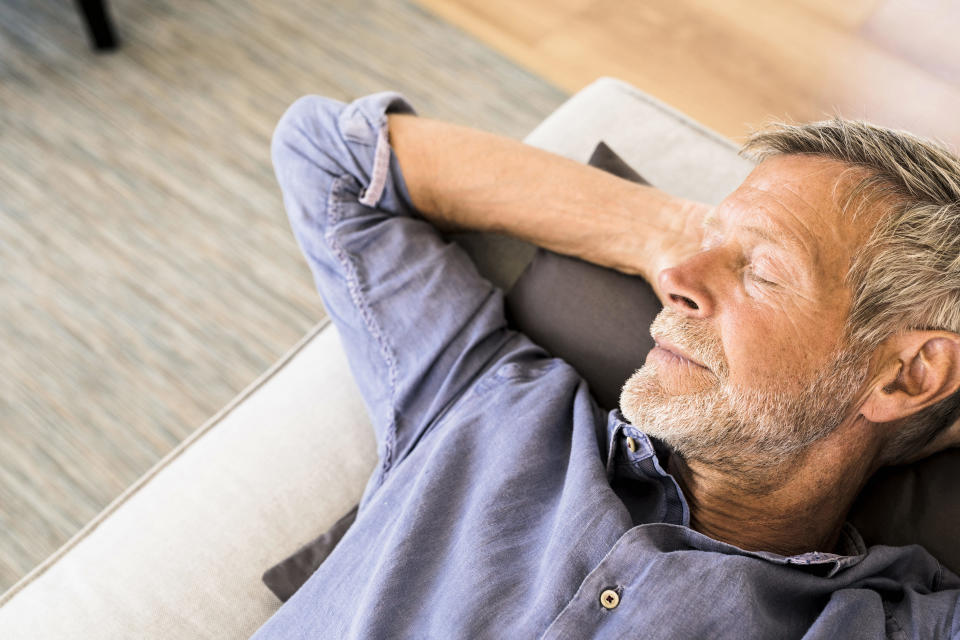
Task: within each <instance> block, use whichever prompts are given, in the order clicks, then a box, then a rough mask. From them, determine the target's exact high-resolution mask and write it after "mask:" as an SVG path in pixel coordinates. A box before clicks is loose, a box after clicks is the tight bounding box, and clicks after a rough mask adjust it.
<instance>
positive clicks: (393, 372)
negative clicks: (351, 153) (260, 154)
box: [324, 174, 397, 486]
mask: <svg viewBox="0 0 960 640" xmlns="http://www.w3.org/2000/svg"><path fill="white" fill-rule="evenodd" d="M350 178H352V176H350V175H349V174H345V175H342V176H340V177H338V178H336V179H335V180H334V181H333V184H332V186H331V188H330V195H329V202H328V205H329V206H328V211H329V212H330V214H329V215H330V219H329V224H328V225H327V228H326V230H325V232H324V239H325V240H326V241H327V244H328V245H329V246H330V249H331V251H332V252H333V255H334V256H335V257H336V259H337V261H338V262H339V263H340V265H341V267H342V269H343V273H344V276H345V279H346V282H347V289H348V291H349V292H350V299H351V300H352V301H353V304H354V306H356V308H357V311H359V313H360V317H361V318H362V319H363V323H364V327H365V328H366V330H367V331H368V332H370V334H371V335H372V336H373V337H374V339H375V340H376V341H377V346H378V347H379V351H380V355H381V356H382V357H383V360H384V363H385V364H386V365H387V373H388V385H389V387H390V409H389V415H388V416H387V425H386V430H385V433H384V437H383V453H382V455H381V464H380V474H379V479H378V481H377V486H379V485H380V484H381V483H382V482H383V478H384V475H385V474H386V472H387V471H388V470H389V469H390V468H391V466H392V465H393V450H394V447H395V440H396V430H397V420H396V417H397V416H396V406H397V359H396V354H395V350H394V348H393V345H391V344H390V340H389V339H388V338H387V335H386V333H385V332H384V331H383V329H382V327H380V324H379V323H378V322H377V320H376V318H375V317H374V316H373V313H372V311H371V310H370V307H369V305H368V304H367V302H366V299H365V298H364V296H363V293H362V292H361V285H360V276H359V270H358V269H357V266H356V263H355V261H354V260H353V258H351V257H350V255H349V253H348V252H347V251H346V250H345V249H344V247H343V246H342V245H341V244H340V243H339V242H338V241H337V240H336V236H335V233H334V229H335V227H336V223H337V222H339V221H340V220H341V219H343V212H342V211H341V209H342V206H343V204H344V200H343V198H341V197H340V195H339V192H340V191H341V189H342V188H343V184H344V182H345V181H346V180H348V179H350Z"/></svg>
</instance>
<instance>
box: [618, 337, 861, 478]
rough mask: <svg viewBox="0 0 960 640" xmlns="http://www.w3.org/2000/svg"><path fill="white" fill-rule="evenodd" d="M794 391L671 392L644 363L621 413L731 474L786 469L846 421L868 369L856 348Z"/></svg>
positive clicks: (679, 450) (725, 387)
mask: <svg viewBox="0 0 960 640" xmlns="http://www.w3.org/2000/svg"><path fill="white" fill-rule="evenodd" d="M821 371H823V372H824V373H821V374H819V375H817V376H815V377H814V378H813V379H811V380H809V381H808V384H807V385H806V387H805V388H802V389H801V390H800V391H799V392H798V391H786V390H777V389H772V390H766V389H765V390H752V389H749V390H747V389H737V388H734V387H732V386H731V385H730V384H729V382H727V381H726V380H725V377H724V378H718V379H717V384H716V386H714V387H711V388H709V389H706V390H704V391H700V392H695V393H689V394H683V395H676V394H673V395H671V394H668V393H667V392H666V390H665V389H664V388H663V385H662V384H661V382H660V379H659V377H658V372H657V370H656V368H655V367H652V366H650V365H645V366H644V367H643V368H641V369H639V370H637V371H636V372H635V373H634V374H633V375H632V376H631V377H630V378H629V379H628V380H627V381H626V383H625V384H624V385H623V389H622V392H621V395H620V410H621V412H622V413H623V415H624V417H625V418H627V419H628V420H629V421H630V422H631V423H633V425H634V426H636V427H637V428H638V429H640V430H641V431H643V432H644V433H646V434H647V435H650V436H653V437H655V438H658V439H660V440H661V441H663V442H664V443H665V444H667V445H668V446H669V447H670V448H671V449H672V450H673V452H674V453H676V454H677V455H679V456H681V457H682V458H683V459H685V460H693V461H698V462H701V463H704V464H707V465H710V466H711V467H713V468H715V469H717V470H719V471H724V472H727V473H730V474H733V475H738V476H744V477H749V476H752V477H754V478H759V475H758V474H766V475H767V476H769V475H770V474H771V472H773V473H774V474H775V472H777V471H778V470H779V471H780V472H781V473H784V472H785V471H786V470H787V469H789V468H790V467H791V466H792V463H793V462H795V461H797V460H798V459H799V458H800V456H801V455H802V454H803V453H804V452H805V451H806V450H807V449H808V448H809V446H810V445H811V444H813V443H814V442H816V441H817V440H820V439H821V438H823V437H825V436H827V435H829V434H830V433H832V432H833V431H834V430H835V429H836V428H837V427H838V426H839V425H840V424H841V423H842V422H843V420H844V418H845V417H846V414H847V412H848V410H849V408H850V406H851V404H852V403H853V400H854V398H855V396H856V393H857V391H858V389H859V387H860V385H861V384H862V383H863V381H864V379H865V377H866V373H867V362H866V359H865V358H863V357H862V356H860V357H858V356H856V355H855V354H854V350H853V349H848V350H844V351H841V352H840V353H839V354H838V355H836V356H835V357H834V358H833V362H832V364H830V365H828V366H826V367H824V368H823V369H822V370H821Z"/></svg>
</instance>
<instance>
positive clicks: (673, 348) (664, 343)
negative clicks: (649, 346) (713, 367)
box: [653, 336, 709, 371]
mask: <svg viewBox="0 0 960 640" xmlns="http://www.w3.org/2000/svg"><path fill="white" fill-rule="evenodd" d="M653 342H654V344H656V345H657V347H659V348H661V349H663V350H664V351H669V352H670V353H672V354H673V355H675V356H677V357H678V358H680V359H682V360H686V361H687V362H689V363H690V364H692V365H695V366H697V367H700V368H701V369H707V367H705V366H704V365H702V364H701V363H699V362H697V361H696V360H694V359H693V358H691V357H690V356H688V355H687V353H686V352H685V351H683V350H682V349H680V348H679V347H678V346H677V345H675V344H673V343H672V342H670V341H669V340H664V339H662V338H658V337H656V336H653ZM707 371H709V369H707Z"/></svg>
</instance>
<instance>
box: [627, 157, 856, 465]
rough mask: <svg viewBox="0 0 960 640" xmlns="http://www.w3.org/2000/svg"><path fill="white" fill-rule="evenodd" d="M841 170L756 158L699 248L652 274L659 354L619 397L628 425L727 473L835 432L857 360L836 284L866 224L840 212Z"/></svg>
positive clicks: (852, 389)
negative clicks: (658, 294)
mask: <svg viewBox="0 0 960 640" xmlns="http://www.w3.org/2000/svg"><path fill="white" fill-rule="evenodd" d="M846 168H847V166H846V165H843V164H841V163H839V162H836V161H832V160H827V159H823V158H817V157H811V156H797V155H791V156H778V157H773V158H770V159H768V160H766V161H764V162H762V163H761V164H760V165H758V166H757V167H756V169H754V171H753V172H752V173H751V174H750V175H749V176H748V177H747V179H746V180H745V181H744V182H743V184H741V185H740V187H739V188H737V190H736V191H734V192H733V193H732V194H730V196H728V197H727V198H726V199H725V200H724V201H723V202H722V203H721V204H720V205H718V207H717V208H716V209H714V210H713V211H712V212H711V214H710V215H709V216H708V221H707V224H706V225H705V231H704V242H703V246H702V250H701V251H700V252H699V253H697V254H696V255H694V256H692V257H690V258H689V259H687V260H686V261H684V262H683V263H681V264H679V265H677V266H675V267H673V268H670V269H665V270H664V271H662V272H660V274H659V276H658V283H659V285H660V289H661V291H662V292H663V295H664V297H665V298H667V300H668V301H667V306H666V307H665V308H664V310H663V312H661V314H660V315H659V316H658V317H657V319H656V320H655V321H654V323H653V325H652V326H651V329H650V332H651V334H652V335H653V337H654V339H655V340H656V341H657V343H658V347H656V348H655V349H653V350H652V351H651V352H650V354H649V355H648V357H647V360H646V363H645V364H644V366H643V368H641V369H640V370H638V371H637V372H636V373H635V374H634V375H633V376H631V378H630V379H629V380H628V381H627V382H626V384H625V385H624V388H623V393H622V395H621V401H620V404H621V409H622V411H623V413H624V416H625V417H627V418H628V419H629V420H630V421H631V422H633V424H635V425H636V426H638V427H639V428H641V429H642V430H644V431H645V432H647V433H649V434H650V435H653V436H656V437H659V438H661V439H662V440H664V441H665V442H666V443H667V444H669V445H671V447H672V448H673V449H674V450H675V451H676V452H677V453H679V454H680V455H682V456H684V457H685V458H688V459H692V460H699V461H701V462H706V463H710V464H712V465H715V466H717V467H718V468H729V469H731V470H736V469H740V470H744V469H749V468H757V467H764V466H769V465H777V464H781V463H783V462H785V461H787V460H789V459H790V458H791V457H792V456H793V455H795V454H796V453H797V452H799V451H802V450H803V449H804V447H805V446H806V445H807V444H809V443H810V442H812V441H814V440H816V439H818V438H820V437H822V436H824V435H826V434H827V433H829V432H830V431H832V430H833V429H834V428H836V426H838V425H839V424H840V422H841V421H842V419H843V418H844V416H845V414H846V413H847V411H848V409H849V408H850V404H851V401H852V400H853V399H854V396H855V394H856V392H857V391H858V387H859V385H860V384H861V382H862V376H863V374H864V373H865V364H866V355H865V354H857V353H855V352H854V351H855V350H852V349H848V348H846V346H845V345H844V337H845V332H844V326H845V321H846V316H847V312H848V310H849V307H850V291H849V290H848V289H847V287H846V286H845V284H844V276H845V275H846V272H847V269H848V267H849V263H850V260H851V258H852V256H853V255H854V252H855V250H856V248H857V247H858V246H859V245H860V244H861V243H862V242H863V241H864V240H865V239H866V237H867V232H868V231H869V225H870V224H873V220H872V219H871V217H870V216H867V217H865V218H864V219H862V220H861V221H858V222H857V223H856V224H854V223H852V222H850V221H849V220H846V219H842V217H841V211H840V208H839V204H838V202H837V200H838V199H839V197H840V196H842V195H843V193H844V190H843V189H839V190H837V192H836V196H835V194H834V185H835V184H837V182H838V180H839V179H840V177H841V173H842V172H843V171H844V170H845V169H846ZM699 365H703V366H699Z"/></svg>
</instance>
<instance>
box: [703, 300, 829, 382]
mask: <svg viewBox="0 0 960 640" xmlns="http://www.w3.org/2000/svg"><path fill="white" fill-rule="evenodd" d="M818 333H822V331H818V330H817V323H816V321H815V320H813V319H810V318H798V319H794V318H793V317H790V316H789V315H788V314H781V313H771V312H770V311H769V310H765V311H762V310H752V311H750V312H748V313H743V314H740V315H737V316H731V317H729V318H728V319H726V320H725V322H724V323H723V324H722V326H721V337H722V341H723V347H724V352H725V354H726V357H727V364H728V365H729V367H730V381H731V383H732V384H733V385H734V386H742V387H743V388H748V389H760V388H765V387H771V386H775V387H778V388H783V386H784V385H787V386H788V387H790V388H793V387H796V386H799V385H803V384H805V382H806V380H808V379H809V375H810V372H812V371H816V370H818V366H819V365H820V363H822V362H824V361H825V359H826V358H827V357H828V356H829V353H830V352H831V350H830V349H828V348H826V344H827V340H826V339H825V338H826V336H823V335H817V334H818Z"/></svg>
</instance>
